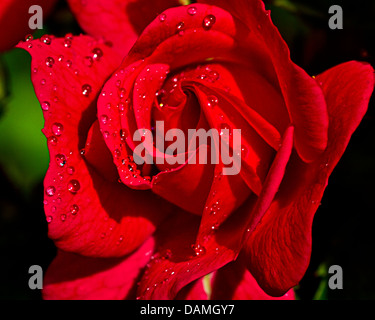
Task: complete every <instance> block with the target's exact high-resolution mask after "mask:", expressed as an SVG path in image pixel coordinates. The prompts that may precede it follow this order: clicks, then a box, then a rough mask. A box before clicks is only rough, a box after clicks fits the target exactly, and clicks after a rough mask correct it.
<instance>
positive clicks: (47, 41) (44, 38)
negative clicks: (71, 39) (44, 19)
mask: <svg viewBox="0 0 375 320" xmlns="http://www.w3.org/2000/svg"><path fill="white" fill-rule="evenodd" d="M40 41H41V42H43V43H44V44H47V45H50V44H51V42H52V39H51V37H50V36H49V35H47V34H45V35H43V36H42V37H41V38H40Z"/></svg>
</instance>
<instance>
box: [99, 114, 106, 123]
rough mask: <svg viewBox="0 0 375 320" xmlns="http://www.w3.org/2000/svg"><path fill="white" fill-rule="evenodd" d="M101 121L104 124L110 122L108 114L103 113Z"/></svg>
mask: <svg viewBox="0 0 375 320" xmlns="http://www.w3.org/2000/svg"><path fill="white" fill-rule="evenodd" d="M100 121H101V123H102V124H104V125H106V124H107V123H108V116H107V115H105V114H103V115H102V116H101V117H100Z"/></svg>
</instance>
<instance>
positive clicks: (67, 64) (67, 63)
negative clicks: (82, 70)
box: [66, 60, 73, 68]
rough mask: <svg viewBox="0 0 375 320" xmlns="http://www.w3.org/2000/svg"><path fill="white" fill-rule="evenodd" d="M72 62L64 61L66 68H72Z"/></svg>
mask: <svg viewBox="0 0 375 320" xmlns="http://www.w3.org/2000/svg"><path fill="white" fill-rule="evenodd" d="M72 64H73V62H72V61H71V60H66V66H67V67H68V68H70V67H71V66H72Z"/></svg>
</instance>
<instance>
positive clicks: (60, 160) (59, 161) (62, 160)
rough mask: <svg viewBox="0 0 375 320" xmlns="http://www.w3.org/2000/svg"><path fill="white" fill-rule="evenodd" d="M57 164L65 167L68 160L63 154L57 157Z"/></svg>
mask: <svg viewBox="0 0 375 320" xmlns="http://www.w3.org/2000/svg"><path fill="white" fill-rule="evenodd" d="M55 159H56V163H57V164H58V165H59V166H60V167H63V166H64V165H65V163H66V158H65V156H64V155H63V154H57V155H56V157H55Z"/></svg>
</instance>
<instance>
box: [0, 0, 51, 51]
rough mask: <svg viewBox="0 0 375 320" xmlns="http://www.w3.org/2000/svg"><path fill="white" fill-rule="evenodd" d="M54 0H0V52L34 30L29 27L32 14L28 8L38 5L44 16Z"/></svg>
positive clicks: (9, 47)
mask: <svg viewBox="0 0 375 320" xmlns="http://www.w3.org/2000/svg"><path fill="white" fill-rule="evenodd" d="M55 2H56V0H1V2H0V30H2V32H1V38H0V52H2V51H5V50H9V49H11V48H12V47H13V46H15V45H16V44H17V42H18V41H20V40H21V39H24V38H25V36H26V35H27V34H31V33H33V32H34V30H32V29H30V28H29V20H30V18H31V17H32V15H33V14H30V13H29V8H30V7H31V6H33V5H38V6H40V7H41V8H42V9H43V16H44V17H45V16H46V15H47V14H48V13H49V12H50V11H51V9H52V7H53V6H54V4H55Z"/></svg>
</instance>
